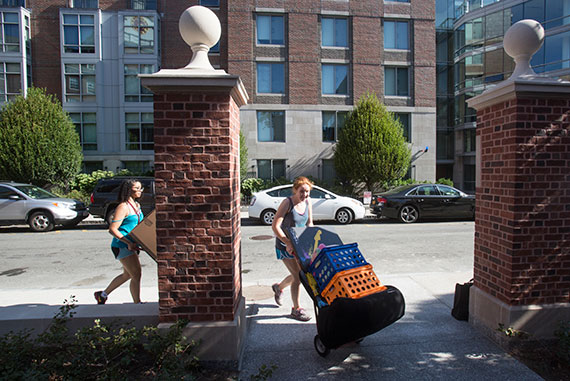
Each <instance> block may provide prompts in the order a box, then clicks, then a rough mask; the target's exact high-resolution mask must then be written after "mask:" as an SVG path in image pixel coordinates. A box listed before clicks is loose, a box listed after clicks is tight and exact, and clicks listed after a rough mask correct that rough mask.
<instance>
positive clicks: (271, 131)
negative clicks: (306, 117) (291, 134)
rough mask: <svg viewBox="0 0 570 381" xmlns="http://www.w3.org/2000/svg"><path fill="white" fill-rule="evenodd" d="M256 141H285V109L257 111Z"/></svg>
mask: <svg viewBox="0 0 570 381" xmlns="http://www.w3.org/2000/svg"><path fill="white" fill-rule="evenodd" d="M257 141H259V142H285V111H258V112H257Z"/></svg>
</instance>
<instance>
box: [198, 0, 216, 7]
mask: <svg viewBox="0 0 570 381" xmlns="http://www.w3.org/2000/svg"><path fill="white" fill-rule="evenodd" d="M200 5H202V6H204V7H211V8H219V7H220V0H200Z"/></svg>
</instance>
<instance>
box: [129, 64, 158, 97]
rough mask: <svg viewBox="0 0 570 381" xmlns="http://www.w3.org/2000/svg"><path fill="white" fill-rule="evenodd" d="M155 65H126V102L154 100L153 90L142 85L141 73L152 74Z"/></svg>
mask: <svg viewBox="0 0 570 381" xmlns="http://www.w3.org/2000/svg"><path fill="white" fill-rule="evenodd" d="M153 72H154V65H143V64H126V65H125V102H152V100H153V97H152V92H151V91H150V90H149V89H147V88H146V87H144V86H142V85H141V81H140V79H139V78H138V75H139V74H152V73H153Z"/></svg>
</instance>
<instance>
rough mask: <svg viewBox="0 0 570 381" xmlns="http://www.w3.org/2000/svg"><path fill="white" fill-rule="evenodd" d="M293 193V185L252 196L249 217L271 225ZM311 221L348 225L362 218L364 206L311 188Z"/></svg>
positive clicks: (326, 191)
mask: <svg viewBox="0 0 570 381" xmlns="http://www.w3.org/2000/svg"><path fill="white" fill-rule="evenodd" d="M292 192H293V184H288V185H280V186H277V187H274V188H270V189H266V190H263V191H260V192H257V193H254V194H253V197H252V199H251V203H250V204H249V217H250V218H255V219H260V220H261V222H263V223H264V224H265V225H271V224H272V223H273V218H274V217H275V212H276V211H277V208H279V205H280V204H281V202H282V201H283V200H284V199H285V198H286V197H288V196H291V195H292ZM310 200H311V204H312V205H313V220H315V221H316V220H336V221H337V222H338V223H339V224H349V223H350V222H352V221H353V220H359V219H362V218H364V214H365V209H364V205H363V204H362V203H361V202H360V201H358V200H355V199H353V198H350V197H344V196H339V195H336V194H334V193H332V192H329V191H328V190H326V189H323V188H320V187H318V186H313V189H312V190H311V197H310Z"/></svg>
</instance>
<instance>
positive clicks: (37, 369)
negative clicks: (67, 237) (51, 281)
mask: <svg viewBox="0 0 570 381" xmlns="http://www.w3.org/2000/svg"><path fill="white" fill-rule="evenodd" d="M76 302H77V301H76V300H75V298H74V297H71V300H70V301H67V300H66V301H64V305H63V306H61V307H60V309H59V312H58V313H57V314H56V315H55V316H54V318H53V320H52V323H51V325H50V327H49V328H48V329H47V330H46V331H45V332H43V333H41V334H40V335H39V336H38V337H37V338H35V339H31V338H30V333H29V331H23V332H20V333H9V334H7V335H4V336H2V337H0V380H126V379H132V380H140V379H158V380H185V379H188V378H194V377H196V376H197V374H198V372H199V367H198V362H197V358H196V357H195V356H194V355H193V352H194V350H195V348H196V344H195V343H194V342H190V343H188V342H186V338H185V337H184V336H183V335H182V330H183V329H184V327H185V326H186V323H187V322H186V321H184V320H179V321H178V322H177V323H176V324H175V325H173V326H172V327H171V328H170V329H169V330H168V331H167V332H166V333H163V332H159V331H158V329H157V328H156V327H144V328H142V329H138V328H133V327H128V326H126V325H104V324H101V322H100V321H99V320H95V324H94V325H93V326H92V327H86V328H83V329H80V330H79V331H77V332H76V333H75V334H74V335H69V332H68V329H67V322H68V320H69V319H71V318H72V317H73V315H74V313H75V311H74V309H75V303H76Z"/></svg>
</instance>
